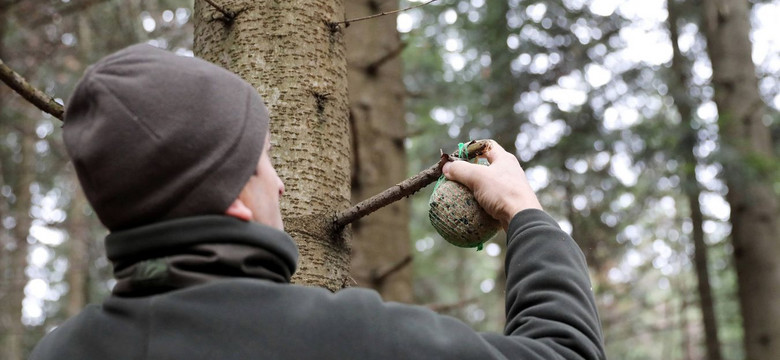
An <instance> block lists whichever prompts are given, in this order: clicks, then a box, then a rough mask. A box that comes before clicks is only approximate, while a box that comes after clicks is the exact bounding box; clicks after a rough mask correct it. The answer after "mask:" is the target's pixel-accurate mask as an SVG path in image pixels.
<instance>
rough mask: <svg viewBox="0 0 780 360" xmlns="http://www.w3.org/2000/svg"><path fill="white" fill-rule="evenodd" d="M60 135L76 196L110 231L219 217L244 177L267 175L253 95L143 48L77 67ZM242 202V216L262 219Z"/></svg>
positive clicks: (227, 76) (221, 75) (243, 187)
mask: <svg viewBox="0 0 780 360" xmlns="http://www.w3.org/2000/svg"><path fill="white" fill-rule="evenodd" d="M63 133H64V135H63V136H64V139H65V146H66V148H67V150H68V153H69V154H70V156H71V158H72V159H73V163H74V165H75V168H76V172H77V173H78V176H79V180H80V182H81V184H82V187H83V188H84V192H85V193H86V195H87V198H88V199H89V201H90V203H91V204H92V206H93V207H94V209H95V211H96V213H97V214H98V217H99V218H100V220H101V221H102V222H103V224H105V225H106V227H108V228H109V229H110V230H112V231H113V230H121V229H127V228H131V227H136V226H140V225H145V224H150V223H154V222H158V221H163V220H168V219H174V218H180V217H186V216H194V215H207V214H224V213H225V212H226V211H227V209H229V208H231V207H232V205H233V204H234V202H235V200H236V199H241V198H242V197H243V198H244V199H248V195H243V194H244V192H251V191H250V190H247V189H248V188H250V187H252V184H253V181H254V182H256V181H257V180H253V179H254V178H256V177H260V176H269V174H262V173H261V171H263V170H264V169H265V168H262V169H260V168H259V167H261V165H263V163H264V160H263V159H264V158H265V159H266V160H268V164H267V165H268V167H270V159H268V153H267V151H266V152H265V153H264V151H263V149H264V144H268V112H267V110H266V108H265V105H264V104H263V102H262V100H261V99H260V96H259V95H258V94H257V91H256V90H255V89H254V88H253V87H252V86H251V85H249V84H247V83H246V82H245V81H243V80H242V79H241V78H239V77H238V76H236V75H235V74H233V73H231V72H229V71H227V70H224V69H222V68H220V67H218V66H216V65H213V64H211V63H208V62H206V61H203V60H200V59H196V58H187V57H180V56H176V55H174V54H172V53H170V52H167V51H164V50H160V49H156V48H153V47H151V46H148V45H135V46H131V47H129V48H126V49H124V50H121V51H119V52H117V53H115V54H112V55H109V56H108V57H106V58H104V59H102V60H100V61H99V62H98V63H96V64H95V65H93V66H91V67H90V68H89V69H88V70H87V71H86V73H85V74H84V77H83V78H82V80H81V81H80V82H79V84H78V85H77V87H76V90H75V91H74V93H73V96H72V97H71V100H70V101H69V103H68V106H67V111H66V113H65V123H64V125H63ZM261 155H262V156H261ZM270 169H271V171H273V168H272V167H270ZM272 176H273V177H275V178H276V179H277V180H278V177H276V173H275V172H273V174H272ZM271 180H273V179H271ZM279 184H281V181H279ZM255 188H256V186H255ZM282 189H283V188H282ZM281 191H282V190H277V192H276V193H275V194H276V196H275V199H276V201H277V205H275V209H276V210H275V211H276V212H278V195H279V194H280V193H281ZM240 194H241V195H240ZM257 196H259V195H257ZM244 199H241V201H242V202H244V203H245V205H247V207H248V208H250V209H251V210H252V212H253V216H252V217H251V218H252V219H255V218H259V219H263V217H258V216H257V214H255V213H259V212H260V209H259V208H258V209H254V208H252V207H251V206H252V205H249V204H246V203H247V202H250V200H244ZM264 201H265V199H264ZM268 201H271V200H270V199H268ZM257 202H258V201H256V199H253V200H251V202H250V203H251V204H255V203H257ZM263 222H264V223H267V222H268V221H263Z"/></svg>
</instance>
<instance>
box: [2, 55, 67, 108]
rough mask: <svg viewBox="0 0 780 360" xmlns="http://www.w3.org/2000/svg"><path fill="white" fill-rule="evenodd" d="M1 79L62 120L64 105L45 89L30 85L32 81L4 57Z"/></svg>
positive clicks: (37, 105)
mask: <svg viewBox="0 0 780 360" xmlns="http://www.w3.org/2000/svg"><path fill="white" fill-rule="evenodd" d="M0 80H3V82H4V83H6V85H8V86H9V87H10V88H11V89H13V90H14V91H16V92H17V93H18V94H19V95H21V96H22V97H23V98H25V99H27V101H29V102H30V103H32V104H33V105H35V106H36V107H37V108H38V109H41V110H43V111H44V112H47V113H49V114H51V115H52V116H54V117H56V118H57V119H60V120H62V114H63V112H64V111H65V110H64V107H63V106H62V105H60V104H59V103H58V102H56V101H55V100H54V98H52V97H51V96H49V95H46V93H44V92H43V91H41V90H38V89H37V88H35V87H34V86H32V85H30V83H28V82H27V80H25V79H24V78H23V77H22V76H21V75H19V74H18V73H17V72H16V71H13V70H12V69H11V68H9V67H8V66H7V65H6V64H5V63H4V62H3V60H2V59H0Z"/></svg>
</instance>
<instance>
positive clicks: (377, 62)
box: [366, 42, 406, 74]
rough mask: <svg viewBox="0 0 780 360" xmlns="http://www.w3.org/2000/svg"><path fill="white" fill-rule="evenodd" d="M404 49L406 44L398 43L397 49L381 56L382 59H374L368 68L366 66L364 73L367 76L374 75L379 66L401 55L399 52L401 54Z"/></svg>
mask: <svg viewBox="0 0 780 360" xmlns="http://www.w3.org/2000/svg"><path fill="white" fill-rule="evenodd" d="M405 48H406V43H405V42H402V43H400V44H399V45H398V47H397V48H395V49H393V50H391V51H388V52H387V53H386V54H384V55H382V57H380V58H379V59H376V60H375V61H374V62H372V63H371V64H368V66H366V71H367V72H368V73H369V74H376V71H377V70H378V69H379V67H380V66H382V65H384V64H385V63H386V62H388V61H390V60H392V59H394V58H396V57H398V55H401V52H403V51H404V49H405Z"/></svg>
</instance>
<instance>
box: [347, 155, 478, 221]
mask: <svg viewBox="0 0 780 360" xmlns="http://www.w3.org/2000/svg"><path fill="white" fill-rule="evenodd" d="M490 141H491V140H472V141H471V142H469V143H468V144H466V147H465V148H466V154H465V158H466V159H473V158H475V157H477V156H480V155H483V154H484V153H486V152H488V151H489V150H490ZM456 155H458V154H457V152H455V153H454V154H453V155H448V154H445V153H444V152H443V151H442V154H441V158H440V159H439V162H438V163H437V164H435V165H433V166H431V167H429V168H427V169H425V170H423V171H421V172H420V173H418V174H417V175H415V176H412V177H410V178H408V179H406V180H404V181H401V182H400V183H398V184H395V185H394V186H393V187H391V188H389V189H387V190H385V191H382V192H381V193H379V194H377V195H374V196H372V197H370V198H368V199H366V200H363V201H361V202H359V203H357V205H354V206H352V207H351V208H349V209H347V210H344V211H342V212H340V213H338V214H337V215H336V216H335V218H334V219H333V227H334V229H335V230H341V228H343V227H344V226H346V225H347V224H350V223H352V222H355V221H357V220H359V219H360V218H362V217H364V216H366V215H368V214H370V213H372V212H374V211H377V210H379V209H380V208H383V207H385V206H387V205H390V204H392V203H394V202H396V201H398V200H401V199H403V198H405V197H407V196H409V195H412V194H414V193H416V192H417V191H419V190H420V189H422V188H424V187H426V186H427V185H428V184H430V183H432V182H434V181H436V179H438V178H439V176H441V168H442V166H444V164H445V163H447V162H448V161H455V160H460V159H458V158H457V157H455V156H456Z"/></svg>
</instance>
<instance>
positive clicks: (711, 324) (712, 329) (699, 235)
mask: <svg viewBox="0 0 780 360" xmlns="http://www.w3.org/2000/svg"><path fill="white" fill-rule="evenodd" d="M666 4H667V6H666V7H667V9H668V11H669V17H668V20H667V21H668V25H669V34H670V37H671V39H670V40H671V42H672V49H673V52H672V72H673V76H672V78H671V80H670V81H669V87H670V93H671V94H672V97H673V98H674V104H675V107H676V110H677V113H678V115H679V116H680V120H681V124H680V125H681V126H682V129H683V138H682V139H681V141H680V144H681V145H682V147H681V149H680V151H682V153H683V154H682V159H683V161H682V164H681V168H682V174H681V177H682V179H683V189H684V192H685V196H686V197H687V198H688V204H689V208H690V219H691V224H692V225H693V246H694V254H693V263H694V265H695V268H696V279H697V288H698V293H699V307H700V309H701V314H702V321H703V323H704V340H705V344H706V349H707V359H708V360H720V359H722V356H721V352H720V340H719V336H718V324H717V318H716V317H715V301H714V300H713V296H712V288H711V286H710V277H709V264H708V263H709V261H708V258H707V244H706V243H705V242H704V230H703V223H704V218H703V216H702V213H701V206H700V204H699V196H700V194H701V188H700V186H699V182H698V180H696V165H697V159H696V155H695V154H694V151H693V149H694V147H695V146H696V138H697V137H696V130H694V128H693V126H692V121H693V116H694V110H693V109H694V104H693V99H691V96H690V95H689V94H688V92H687V86H688V74H689V73H690V67H689V66H686V65H685V58H684V57H683V55H682V52H681V51H680V47H679V46H678V39H679V28H678V26H679V24H678V23H677V21H678V16H679V14H678V7H677V6H678V5H677V4H676V3H675V1H674V0H667V2H666Z"/></svg>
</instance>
